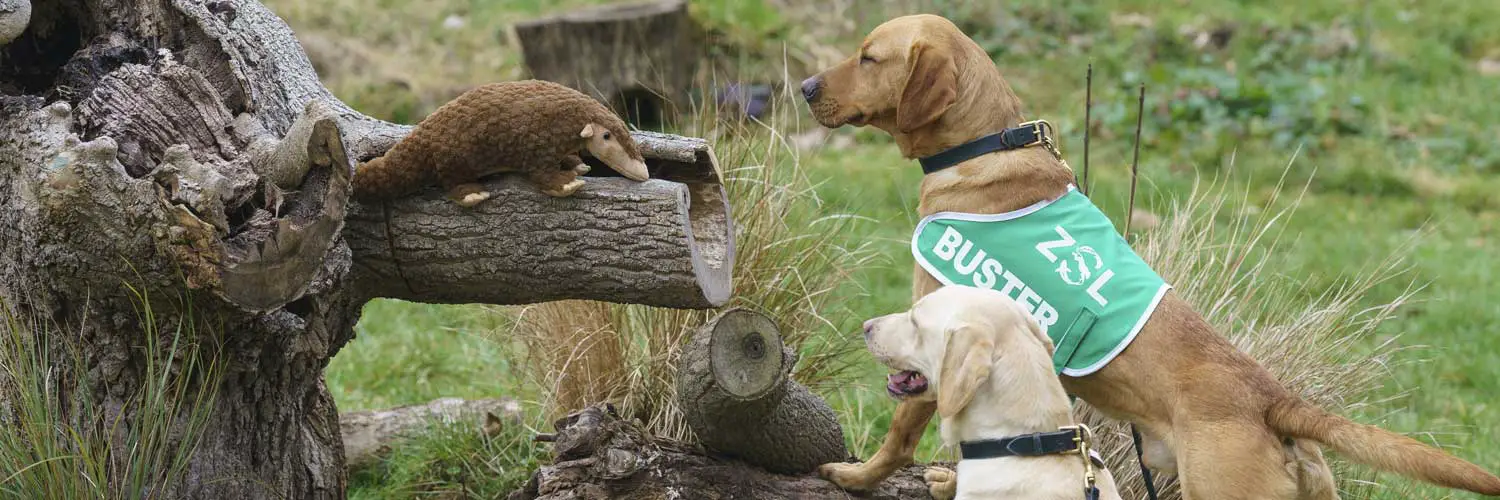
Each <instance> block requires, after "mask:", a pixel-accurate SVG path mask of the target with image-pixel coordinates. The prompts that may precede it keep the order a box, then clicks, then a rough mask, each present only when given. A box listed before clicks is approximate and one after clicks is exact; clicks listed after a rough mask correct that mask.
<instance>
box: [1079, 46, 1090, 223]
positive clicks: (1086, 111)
mask: <svg viewBox="0 0 1500 500" xmlns="http://www.w3.org/2000/svg"><path fill="white" fill-rule="evenodd" d="M1083 89H1084V90H1083V182H1079V183H1078V184H1079V186H1078V190H1079V191H1083V195H1084V196H1088V195H1089V130H1090V129H1092V128H1094V126H1093V124H1094V122H1093V120H1092V118H1090V116H1089V115H1090V113H1091V112H1092V111H1093V109H1094V63H1089V72H1088V76H1085V77H1084V80H1083Z"/></svg>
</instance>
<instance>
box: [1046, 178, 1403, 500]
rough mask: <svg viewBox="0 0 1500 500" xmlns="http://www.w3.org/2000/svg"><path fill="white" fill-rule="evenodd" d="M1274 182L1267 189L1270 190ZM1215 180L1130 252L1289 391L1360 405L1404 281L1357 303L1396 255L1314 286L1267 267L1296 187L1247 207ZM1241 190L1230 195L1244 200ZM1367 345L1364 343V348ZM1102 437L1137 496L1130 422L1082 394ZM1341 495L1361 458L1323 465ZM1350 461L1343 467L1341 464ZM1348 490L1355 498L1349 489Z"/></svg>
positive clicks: (1383, 364) (1384, 362) (1359, 478)
mask: <svg viewBox="0 0 1500 500" xmlns="http://www.w3.org/2000/svg"><path fill="white" fill-rule="evenodd" d="M1281 188H1282V186H1280V185H1278V186H1277V189H1275V190H1274V191H1273V192H1274V193H1280V192H1281V191H1282V190H1281ZM1234 199H1235V196H1234V195H1233V193H1228V192H1226V189H1225V184H1218V183H1213V184H1211V185H1209V186H1204V185H1202V184H1196V185H1194V187H1193V191H1192V193H1191V195H1190V196H1189V197H1188V198H1187V199H1186V201H1180V202H1177V203H1174V204H1173V206H1172V209H1171V210H1170V211H1169V212H1168V215H1167V216H1166V217H1164V218H1163V220H1162V222H1161V224H1160V225H1158V226H1156V227H1154V228H1150V229H1147V230H1144V231H1141V232H1140V233H1139V234H1135V235H1132V236H1133V238H1132V240H1133V241H1132V246H1133V247H1134V248H1135V250H1136V252H1137V253H1139V254H1140V256H1141V257H1142V258H1143V259H1145V260H1146V262H1147V263H1149V264H1151V266H1152V268H1153V269H1155V270H1156V272H1157V273H1159V274H1161V276H1162V277H1163V278H1165V279H1166V280H1167V282H1168V283H1170V284H1172V286H1173V288H1174V291H1175V292H1176V293H1177V294H1178V295H1180V296H1181V297H1183V299H1185V300H1187V301H1188V303H1190V304H1192V305H1193V307H1194V308H1195V309H1196V310H1197V311H1198V312H1199V313H1201V314H1203V316H1204V318H1205V319H1206V320H1207V321H1208V322H1209V323H1210V324H1212V325H1213V326H1214V329H1215V330H1216V331H1218V332H1219V333H1220V334H1222V335H1224V336H1226V337H1227V338H1228V339H1229V340H1230V341H1231V342H1232V343H1234V345H1235V346H1237V347H1238V348H1240V350H1242V351H1244V352H1247V353H1249V354H1250V356H1251V357H1253V358H1255V359H1256V360H1257V361H1259V362H1260V363H1261V365H1263V366H1265V367H1266V368H1267V369H1268V370H1270V371H1271V373H1272V374H1273V375H1275V376H1276V378H1277V380H1279V381H1281V383H1282V384H1284V385H1286V387H1287V388H1289V389H1290V390H1291V391H1292V392H1294V393H1295V394H1297V395H1300V396H1301V397H1302V398H1304V399H1306V400H1308V401H1309V402H1311V403H1313V404H1315V405H1318V406H1320V407H1322V408H1324V409H1326V410H1329V411H1332V412H1334V413H1338V414H1342V415H1352V414H1355V413H1357V412H1359V411H1360V410H1362V409H1364V408H1365V407H1367V406H1368V405H1369V404H1370V403H1371V401H1370V400H1369V398H1370V397H1372V395H1373V394H1374V390H1375V389H1377V388H1379V387H1380V386H1381V384H1382V382H1383V381H1384V380H1385V379H1386V378H1387V377H1388V376H1389V368H1390V363H1391V362H1392V360H1393V358H1392V357H1393V355H1394V354H1396V352H1397V349H1396V347H1395V344H1394V339H1387V340H1385V341H1383V342H1378V343H1377V342H1374V341H1372V340H1370V339H1371V337H1372V335H1374V334H1375V332H1376V329H1377V327H1379V326H1380V325H1381V324H1382V323H1384V322H1386V321H1387V320H1390V319H1392V318H1393V317H1394V315H1395V312H1396V310H1397V308H1399V307H1401V306H1402V305H1403V304H1405V303H1407V302H1408V301H1409V300H1410V299H1411V298H1412V293H1413V289H1412V288H1408V289H1407V291H1406V292H1405V293H1402V294H1400V295H1399V296H1397V297H1394V298H1392V299H1390V300H1389V301H1386V302H1381V303H1378V304H1377V305H1374V306H1361V304H1368V303H1369V302H1368V301H1367V300H1366V299H1367V298H1368V297H1367V294H1368V293H1369V292H1370V291H1371V290H1372V289H1373V288H1374V287H1375V286H1376V285H1379V284H1381V283H1384V282H1386V281H1387V280H1390V279H1394V278H1395V277H1397V276H1400V275H1401V274H1402V273H1403V271H1404V270H1405V269H1404V268H1403V262H1404V259H1403V258H1402V255H1401V254H1397V255H1392V256H1390V257H1388V258H1386V259H1385V260H1383V261H1380V262H1377V263H1375V264H1374V265H1372V266H1369V267H1367V268H1365V269H1362V270H1361V271H1360V272H1357V273H1354V274H1353V275H1352V276H1350V277H1348V278H1347V279H1346V280H1344V281H1343V282H1342V283H1340V284H1337V285H1335V286H1333V287H1331V288H1329V289H1326V290H1312V293H1311V294H1309V293H1308V292H1309V290H1308V287H1307V285H1306V284H1305V283H1304V282H1302V281H1300V280H1298V279H1296V278H1294V277H1290V276H1286V275H1282V274H1279V273H1278V272H1277V271H1276V269H1277V260H1276V258H1275V256H1276V255H1277V253H1278V251H1280V245H1281V243H1282V242H1283V237H1284V236H1285V235H1284V234H1283V232H1282V230H1281V228H1282V227H1283V224H1282V222H1284V220H1285V219H1287V218H1290V217H1295V216H1296V209H1297V207H1298V205H1299V204H1300V202H1301V197H1300V196H1299V197H1298V198H1297V199H1295V200H1292V201H1291V202H1290V203H1289V204H1288V206H1287V207H1284V208H1280V209H1274V210H1273V209H1271V207H1272V206H1273V205H1275V204H1276V203H1277V196H1276V195H1275V194H1273V195H1271V199H1270V200H1268V201H1267V203H1266V206H1267V209H1266V210H1262V211H1260V212H1259V213H1258V214H1257V215H1249V213H1248V211H1246V210H1243V207H1242V206H1241V207H1237V206H1234V204H1233V203H1232V201H1233V200H1234ZM1249 203H1250V201H1249V193H1248V191H1247V192H1246V193H1245V195H1244V198H1243V199H1242V205H1248V204H1249ZM1370 345H1374V347H1373V348H1372V347H1367V346H1370ZM1075 413H1076V415H1077V416H1078V418H1079V419H1080V421H1083V422H1086V423H1088V424H1089V425H1090V426H1092V427H1093V428H1094V429H1095V430H1096V432H1097V433H1098V434H1099V435H1100V436H1104V439H1102V445H1103V446H1102V449H1101V452H1102V453H1104V454H1105V458H1106V460H1107V462H1108V463H1109V466H1110V471H1111V472H1112V473H1113V474H1114V476H1115V481H1116V483H1117V484H1119V486H1120V488H1121V494H1122V496H1124V497H1125V498H1145V494H1146V491H1145V485H1144V483H1143V482H1142V481H1141V476H1140V469H1139V465H1138V464H1137V463H1136V458H1135V451H1134V449H1133V448H1132V441H1131V434H1130V427H1129V426H1128V425H1122V424H1121V423H1119V422H1116V421H1113V420H1109V419H1106V418H1105V417H1103V416H1102V415H1100V414H1099V413H1098V412H1096V411H1094V410H1093V409H1092V408H1090V407H1088V405H1087V404H1084V403H1081V402H1080V404H1079V405H1078V410H1077V411H1076V412H1075ZM1330 465H1331V466H1332V467H1334V469H1335V476H1336V477H1339V478H1340V479H1341V484H1340V488H1341V489H1342V490H1344V492H1345V495H1346V496H1349V495H1350V494H1351V493H1356V491H1358V490H1366V489H1368V488H1370V487H1371V486H1372V485H1373V483H1371V482H1369V481H1366V480H1364V479H1363V478H1367V477H1370V476H1371V472H1370V471H1369V470H1366V469H1362V468H1360V469H1353V468H1350V467H1348V466H1347V465H1345V464H1342V463H1338V462H1337V461H1336V460H1335V461H1333V463H1331V464H1330ZM1351 472H1352V473H1353V474H1351ZM1162 476H1163V475H1161V474H1157V477H1156V482H1157V484H1158V485H1160V487H1161V490H1160V492H1161V494H1162V496H1161V498H1164V499H1176V498H1181V492H1180V491H1179V489H1178V485H1177V484H1176V481H1175V479H1173V478H1170V477H1162ZM1352 497H1353V498H1366V497H1367V494H1366V495H1360V494H1355V495H1352Z"/></svg>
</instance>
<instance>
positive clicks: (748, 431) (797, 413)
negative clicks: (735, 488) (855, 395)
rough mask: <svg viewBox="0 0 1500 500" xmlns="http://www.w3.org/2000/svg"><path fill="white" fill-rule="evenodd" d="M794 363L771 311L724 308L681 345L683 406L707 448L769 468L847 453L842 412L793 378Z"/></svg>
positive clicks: (795, 468)
mask: <svg viewBox="0 0 1500 500" xmlns="http://www.w3.org/2000/svg"><path fill="white" fill-rule="evenodd" d="M794 364H796V360H795V355H794V354H793V353H792V351H791V349H789V348H785V347H783V346H782V342H781V333H780V332H779V331H778V330H777V328H776V324H775V323H774V322H772V321H771V319H770V318H768V317H766V316H765V315H762V314H758V313H754V312H751V311H748V310H745V309H731V310H728V311H725V312H724V313H722V314H720V315H719V316H716V317H714V318H713V319H712V320H710V321H709V322H708V323H707V324H705V325H704V326H703V327H702V328H700V329H699V330H698V331H697V332H696V333H695V334H694V335H693V338H692V339H691V340H689V341H688V344H687V345H686V346H684V347H683V349H682V357H681V359H680V360H679V361H678V369H677V401H678V406H680V407H681V408H682V413H683V416H684V417H685V419H686V420H687V423H688V426H689V427H691V428H692V429H693V433H694V434H695V435H697V436H698V440H699V441H700V442H701V443H702V444H703V446H704V447H705V448H707V449H708V450H709V451H711V452H714V453H717V454H721V455H724V456H728V457H733V458H737V459H740V460H743V461H745V462H748V463H751V464H754V465H757V466H760V467H762V468H765V469H767V470H770V471H775V472H784V473H792V474H798V473H807V472H812V471H813V470H816V469H817V467H818V466H819V465H822V464H826V463H829V462H838V461H842V460H845V459H847V458H849V451H848V450H847V449H846V448H845V447H844V432H843V429H842V428H841V427H839V421H838V416H837V415H835V414H834V412H833V409H832V408H830V407H829V406H828V403H827V402H826V401H824V400H823V399H822V398H820V397H818V396H817V395H816V394H813V393H812V391H809V390H807V388H806V387H803V386H802V385H801V384H798V383H797V382H795V381H793V380H792V379H791V376H790V375H789V372H790V371H791V369H792V365H794Z"/></svg>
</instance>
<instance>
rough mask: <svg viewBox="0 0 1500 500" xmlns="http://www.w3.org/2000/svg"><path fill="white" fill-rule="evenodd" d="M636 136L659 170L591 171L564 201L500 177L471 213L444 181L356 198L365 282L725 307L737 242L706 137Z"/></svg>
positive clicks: (423, 291) (436, 298)
mask: <svg viewBox="0 0 1500 500" xmlns="http://www.w3.org/2000/svg"><path fill="white" fill-rule="evenodd" d="M636 135H639V136H640V137H639V138H638V140H637V141H638V143H639V144H640V145H641V152H642V155H643V156H645V158H646V164H647V167H648V168H649V169H650V170H651V174H652V179H651V180H648V181H646V182H643V183H636V182H633V181H628V180H625V179H623V178H619V177H603V176H600V177H594V176H590V177H586V183H585V184H584V187H583V189H581V190H580V191H579V192H578V193H575V194H574V195H573V196H570V197H567V198H554V197H551V196H547V195H545V194H542V193H541V192H540V191H538V190H537V189H536V188H535V187H534V186H532V185H531V184H530V183H527V182H525V181H524V180H522V179H521V178H519V177H518V176H500V177H498V178H494V179H490V180H488V181H485V182H484V184H485V189H486V190H488V191H489V192H491V193H493V194H494V196H493V197H492V198H491V199H490V200H488V201H485V202H484V203H480V204H479V205H476V206H474V207H470V208H464V207H460V206H458V205H457V204H455V203H453V202H452V201H449V200H448V199H447V198H445V197H444V196H443V194H442V193H441V192H440V190H438V189H437V188H432V189H428V190H426V191H424V192H422V193H420V194H418V195H415V196H411V197H406V198H402V199H398V200H394V201H391V202H387V203H384V204H355V205H354V207H353V208H352V209H351V211H350V214H349V216H348V218H347V219H346V221H345V224H346V227H345V230H344V235H345V236H346V237H347V238H348V239H349V248H350V250H351V251H352V252H353V253H354V267H355V271H356V272H357V273H359V279H358V281H357V282H358V283H359V288H360V289H361V290H363V291H364V292H366V293H369V294H372V295H371V296H372V297H387V298H397V299H404V300H410V301H419V302H430V303H487V304H529V303H535V302H547V301H552V300H560V299H591V300H602V301H609V302H625V303H636V304H647V305H654V306H661V307H676V308H707V307H714V306H718V305H721V304H723V303H724V302H725V301H727V300H728V299H729V295H730V268H731V265H732V261H733V252H734V245H733V241H732V238H731V237H730V234H731V231H732V228H731V226H730V224H731V221H730V216H729V203H728V200H727V198H726V196H725V194H724V189H723V186H721V185H720V184H719V183H718V179H719V177H718V175H717V173H716V172H717V168H718V167H717V165H716V164H715V162H714V159H713V156H712V154H710V152H709V149H708V145H707V143H705V142H704V141H702V140H700V139H690V138H686V137H677V136H669V135H662V134H650V133H636ZM592 160H593V159H592V158H589V159H587V160H586V161H592ZM593 172H597V173H599V174H600V175H609V174H613V171H612V170H610V169H608V168H602V166H597V167H596V168H595V169H594V170H593ZM593 172H591V173H593Z"/></svg>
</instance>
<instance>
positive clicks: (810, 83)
mask: <svg viewBox="0 0 1500 500" xmlns="http://www.w3.org/2000/svg"><path fill="white" fill-rule="evenodd" d="M822 89H823V78H822V77H821V76H818V75H813V76H811V77H808V79H806V80H802V98H803V99H806V100H807V102H808V103H809V104H811V103H812V102H813V101H815V100H817V99H818V91H820V90H822Z"/></svg>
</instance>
